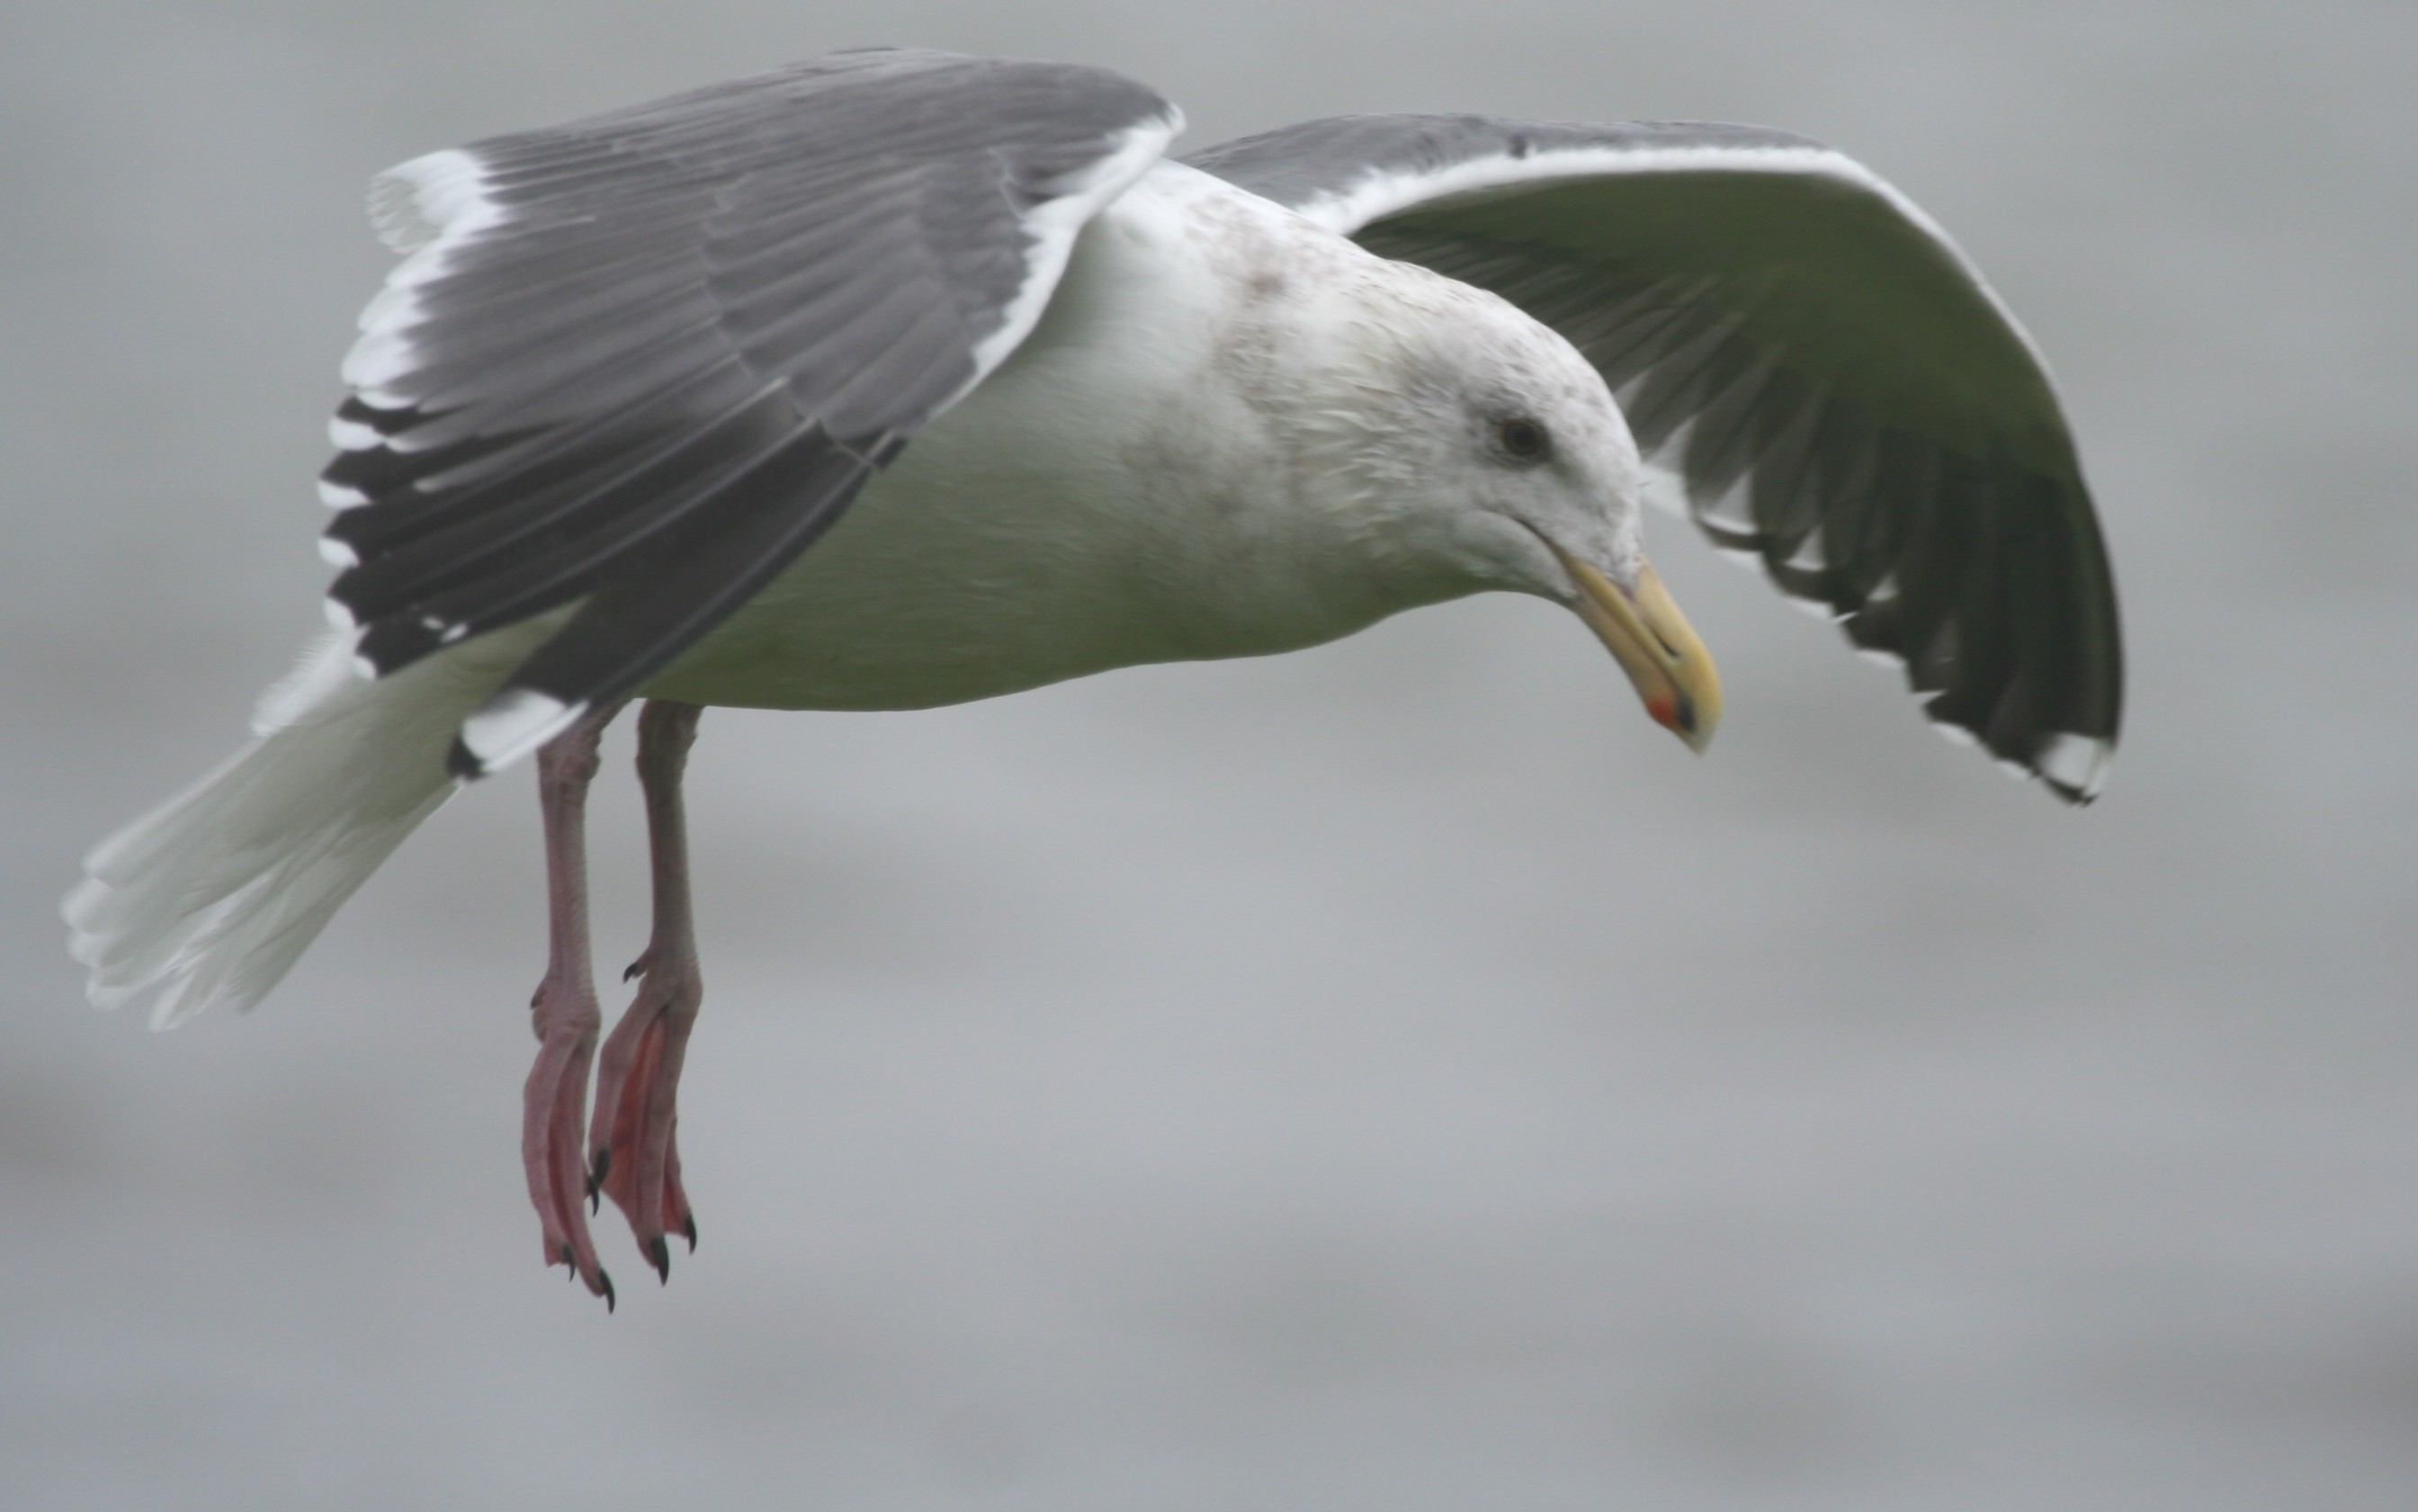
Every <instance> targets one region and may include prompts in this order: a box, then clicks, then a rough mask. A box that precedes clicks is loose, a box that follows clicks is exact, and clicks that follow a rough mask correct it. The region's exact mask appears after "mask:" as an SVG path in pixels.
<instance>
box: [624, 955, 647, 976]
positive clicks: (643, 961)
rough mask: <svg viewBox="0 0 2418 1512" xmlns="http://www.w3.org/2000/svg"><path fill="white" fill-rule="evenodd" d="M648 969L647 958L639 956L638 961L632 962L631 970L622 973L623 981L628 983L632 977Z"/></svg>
mask: <svg viewBox="0 0 2418 1512" xmlns="http://www.w3.org/2000/svg"><path fill="white" fill-rule="evenodd" d="M646 969H647V958H646V957H645V956H643V955H641V956H639V957H638V958H637V959H636V960H635V961H632V962H631V963H630V969H629V970H626V971H623V972H622V973H621V980H622V981H624V982H627V981H629V980H630V979H631V978H632V977H635V976H636V975H637V974H638V973H639V972H641V971H643V970H646Z"/></svg>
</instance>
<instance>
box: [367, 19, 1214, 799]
mask: <svg viewBox="0 0 2418 1512" xmlns="http://www.w3.org/2000/svg"><path fill="white" fill-rule="evenodd" d="M1180 124H1181V116H1180V115H1178V113H1177V112H1176V110H1175V108H1174V107H1173V106H1171V104H1169V103H1168V102H1167V101H1166V100H1165V99H1161V98H1160V97H1159V96H1158V95H1156V94H1155V93H1154V92H1152V91H1151V90H1149V89H1146V88H1144V87H1142V86H1141V85H1140V84H1135V83H1132V82H1131V81H1129V80H1126V79H1124V78H1121V77H1119V76H1118V75H1115V74H1112V73H1108V72H1105V71H1102V70H1100V69H1086V68H1075V67H1068V66H1064V65H1056V64H1035V63H1019V62H1011V61H1003V60H996V59H981V58H967V57H958V56H954V55H951V54H947V53H925V52H911V51H894V50H880V51H869V52H859V53H836V54H834V55H832V56H829V57H825V58H819V59H817V60H815V61H813V62H810V63H805V64H801V65H797V66H795V67H792V68H788V69H781V70H778V71H776V72H773V73H768V74H763V75H760V76H758V77H756V78H752V79H745V80H741V81H738V82H736V83H732V84H719V85H715V86H713V87H711V88H706V89H701V90H697V91H696V92H694V93H692V94H687V95H681V96H678V97H675V98H673V99H666V100H662V101H659V102H656V103H654V104H650V105H643V106H639V107H636V108H635V109H630V110H622V111H616V112H614V113H611V114H609V115H599V116H595V117H592V118H590V119H588V120H584V121H578V122H574V123H572V124H570V125H567V126H560V127H553V128H548V129H545V130H534V131H524V132H519V133H516V134H513V135H510V136H500V137H495V138H491V139H489V140H487V141H484V142H480V143H477V144H474V145H470V146H467V147H463V148H459V149H456V150H450V151H445V152H438V153H435V154H432V155H430V156H428V157H424V158H420V159H416V160H413V161H411V162H407V163H405V164H403V165H402V166H401V167H399V168H396V169H394V170H391V171H390V173H388V174H386V175H384V176H381V177H380V179H379V180H378V182H377V183H376V184H375V186H374V187H373V190H372V196H371V205H372V213H373V216H374V218H375V220H376V221H377V222H378V224H379V229H380V231H381V234H382V235H384V236H385V237H386V239H387V240H388V241H389V243H390V245H392V246H394V247H395V248H396V249H397V250H398V251H402V252H408V253H409V254H410V255H409V256H408V257H406V260H405V261H404V262H403V263H402V264H400V265H399V266H398V267H396V268H395V270H394V272H393V274H392V276H390V278H389V279H388V281H387V285H386V289H385V291H384V292H383V293H381V294H380V295H379V296H378V297H377V298H376V299H375V300H374V301H373V302H372V303H371V305H370V307H369V309H368V310H367V311H365V312H364V313H363V315H362V318H361V326H362V335H361V338H360V343H359V344H357V345H355V347H354V348H353V350H352V352H351V354H350V355H349V356H348V357H347V358H346V359H345V362H344V378H345V380H346V382H347V383H349V384H350V385H351V387H352V389H353V394H352V397H351V398H350V399H348V400H346V401H345V403H344V405H343V406H342V408H340V409H339V410H338V412H337V416H336V419H335V420H334V421H333V423H332V425H331V427H330V429H331V431H332V434H333V435H334V439H335V441H336V444H337V445H338V446H339V447H340V448H342V452H341V454H340V455H339V456H338V457H337V458H336V460H335V462H334V464H333V465H331V466H329V468H328V469H327V472H326V473H325V474H324V475H323V481H322V485H321V491H322V493H323V495H324V496H326V497H327V499H328V502H329V504H331V505H333V506H335V507H336V508H337V509H339V510H340V511H342V512H341V513H340V514H338V515H337V517H336V520H335V523H334V524H333V525H332V526H331V527H329V530H328V533H327V539H326V542H325V550H326V552H327V555H328V556H329V557H330V559H331V560H333V561H334V562H335V563H336V564H337V565H338V566H340V567H342V568H343V569H344V571H343V572H342V573H341V574H340V575H339V576H338V577H337V578H336V580H335V583H334V585H333V586H332V588H330V590H329V603H330V605H331V612H333V613H335V614H336V615H337V617H338V618H339V619H342V620H344V621H345V622H347V623H350V624H352V625H354V626H356V627H358V641H357V651H358V657H359V660H360V662H361V663H364V664H366V668H365V669H366V670H367V671H368V672H369V673H370V674H371V675H373V676H378V675H383V674H386V673H388V672H391V671H393V670H395V669H396V668H399V667H402V666H405V665H408V664H411V663H413V662H415V661H417V660H419V659H420V658H421V657H423V656H426V655H428V654H429V653H431V652H433V651H436V650H437V649H441V648H443V647H446V646H449V645H451V644H453V643H455V642H458V641H461V640H463V639H466V638H467V637H470V636H475V635H478V634H482V632H485V631H489V630H493V629H496V628H497V627H499V626H503V625H507V624H512V623H513V622H515V621H518V620H523V619H529V618H531V617H533V616H536V615H539V614H542V613H545V612H547V611H549V610H562V609H564V608H565V606H567V605H572V604H576V605H577V607H576V608H574V609H570V610H569V611H568V614H569V618H568V619H567V620H566V621H565V622H564V624H563V625H562V627H561V629H560V630H559V632H558V633H556V634H554V635H553V637H552V638H551V639H549V640H547V641H546V642H545V643H544V644H543V646H542V647H541V648H540V649H538V650H536V651H535V652H533V653H532V654H531V655H530V656H529V657H528V660H527V661H525V662H524V663H522V664H520V666H519V667H518V668H517V669H516V670H515V671H513V673H512V675H511V676H510V677H509V678H508V679H507V680H506V681H505V682H504V684H503V686H502V688H501V689H500V691H498V692H497V695H495V697H494V698H492V699H491V700H489V702H488V703H487V704H486V705H485V706H484V707H482V709H481V710H479V711H478V712H477V713H475V714H473V715H472V716H471V717H470V718H469V719H468V720H467V721H466V722H465V724H464V726H463V731H462V739H461V740H460V741H458V742H457V743H456V745H455V747H454V751H453V756H452V765H453V768H454V770H455V771H456V772H457V773H459V774H462V775H478V774H480V773H482V772H485V771H492V770H494V769H495V768H496V767H497V766H499V765H501V764H503V763H505V762H507V761H510V760H513V758H514V757H516V756H520V755H522V754H524V753H526V752H528V751H529V750H530V749H532V748H534V747H535V746H536V745H538V744H539V743H541V742H543V741H545V740H547V739H550V738H551V737H552V736H553V735H555V734H556V733H558V732H559V731H560V730H561V729H563V728H564V727H566V726H567V725H570V724H571V723H572V722H573V721H574V720H575V719H577V718H578V717H579V716H580V714H581V713H582V712H584V711H585V710H588V709H589V708H592V707H595V706H597V705H599V704H600V703H603V702H605V701H607V700H610V699H613V698H616V697H620V696H621V695H625V694H627V693H629V692H630V691H631V690H633V689H635V688H636V687H637V686H639V685H640V684H641V683H643V682H644V681H645V680H646V679H647V678H648V677H650V676H651V675H652V674H653V673H655V672H657V671H659V670H661V669H662V668H663V667H664V666H666V664H669V663H670V662H671V660H672V659H673V658H674V657H675V656H677V655H678V654H679V653H680V652H681V650H683V649H686V648H687V647H689V646H690V645H692V644H694V643H695V642H696V640H697V639H698V638H699V637H700V636H702V635H704V634H706V633H707V632H708V631H710V630H711V629H712V627H713V626H714V625H715V624H716V623H718V622H719V621H720V620H721V619H724V618H725V617H726V616H727V615H729V614H730V613H731V612H733V611H734V610H736V609H737V608H738V607H739V606H740V605H742V603H745V602H746V601H747V600H748V599H749V598H750V597H751V596H753V595H754V593H755V592H756V591H757V590H758V588H762V587H763V586H764V584H765V583H767V582H768V581H770V580H771V579H772V578H773V576H774V575H775V574H776V573H779V572H780V571H781V569H782V568H783V567H785V566H787V565H788V563H789V562H790V561H791V560H792V559H793V558H795V557H796V556H797V555H798V553H799V552H801V551H803V549H804V548H805V547H806V545H807V544H808V543H809V542H812V541H813V540H814V538H815V537H816V536H817V535H818V534H819V533H820V532H821V531H822V530H823V529H824V528H825V527H828V526H829V525H830V524H831V523H832V522H833V521H834V520H835V519H836V518H837V517H838V516H839V514H840V512H842V511H843V510H844V509H846V507H847V506H848V503H849V500H850V499H851V498H853V497H854V496H855V494H856V491H857V490H858V488H859V487H861V486H862V485H863V483H864V482H865V479H866V478H867V477H868V476H869V475H870V474H871V473H872V471H873V470H874V469H876V468H878V467H880V466H883V465H884V464H885V463H887V462H888V461H889V460H890V459H891V458H892V457H893V456H895V454H896V453H897V451H898V450H899V449H900V448H901V447H902V446H903V445H904V444H905V443H906V441H907V439H908V437H909V436H911V435H913V434H914V432H915V431H916V429H917V428H918V427H919V426H921V425H923V424H924V423H925V422H926V421H927V420H931V419H932V418H933V417H934V416H936V415H938V414H940V413H941V411H942V410H944V409H946V408H947V407H948V406H949V405H952V404H954V403H956V401H957V400H958V399H959V398H960V397H962V396H963V395H964V394H966V393H967V392H968V391H970V390H971V389H972V388H973V387H974V386H975V385H976V384H978V383H980V382H981V381H982V380H983V378H984V377H985V375H987V374H988V373H990V372H991V371H992V370H993V369H994V368H996V367H997V366H998V365H999V364H1000V363H1001V362H1002V361H1003V360H1004V359H1006V357H1007V356H1008V354H1009V353H1010V352H1011V351H1013V350H1014V349H1015V347H1016V346H1017V344H1018V343H1019V342H1021V341H1022V340H1023V339H1024V338H1025V336H1026V335H1027V334H1029V333H1030V332H1031V331H1032V329H1033V326H1034V324H1035V323H1036V322H1037V321H1038V320H1039V319H1040V317H1041V313H1042V310H1043V307H1044V306H1045V305H1046V304H1047V303H1048V298H1049V295H1050V292H1051V290H1052V289H1053V288H1054V287H1055V286H1056V283H1057V282H1058V278H1059V275H1060V274H1061V273H1062V272H1063V271H1064V267H1065V264H1066V259H1067V256H1068V254H1069V252H1070V251H1071V249H1072V247H1073V245H1074V241H1075V237H1076V235H1077V233H1078V232H1079V231H1080V230H1081V228H1082V226H1083V224H1084V222H1085V221H1088V220H1090V219H1091V217H1092V216H1093V215H1094V213H1096V212H1097V211H1098V210H1099V209H1100V208H1101V207H1102V206H1105V205H1107V204H1108V203H1109V202H1110V201H1111V200H1113V199H1114V198H1115V197H1116V196H1117V195H1118V194H1120V193H1122V192H1123V191H1125V188H1126V187H1127V186H1128V185H1130V184H1131V183H1132V182H1133V181H1134V180H1135V179H1136V178H1138V177H1139V176H1140V175H1141V174H1142V173H1143V172H1145V171H1146V170H1147V169H1148V168H1149V167H1150V166H1151V164H1152V163H1153V162H1155V160H1157V158H1158V156H1159V153H1160V151H1161V149H1162V148H1163V147H1164V146H1165V145H1166V143H1167V141H1168V139H1169V138H1170V137H1171V136H1172V135H1173V134H1174V132H1175V131H1176V130H1178V129H1179V127H1180Z"/></svg>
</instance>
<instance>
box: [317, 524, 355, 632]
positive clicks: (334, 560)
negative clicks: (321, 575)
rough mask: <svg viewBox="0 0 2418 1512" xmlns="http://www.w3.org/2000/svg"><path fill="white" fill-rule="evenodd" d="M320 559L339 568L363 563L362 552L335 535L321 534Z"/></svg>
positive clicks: (348, 617)
mask: <svg viewBox="0 0 2418 1512" xmlns="http://www.w3.org/2000/svg"><path fill="white" fill-rule="evenodd" d="M319 559H320V560H321V561H324V562H326V563H327V564H328V565H329V566H330V567H334V568H339V569H341V568H347V567H359V566H360V564H361V557H360V553H359V552H357V551H355V550H354V549H353V548H352V547H350V546H348V545H346V544H344V542H341V541H339V540H337V539H336V538H335V537H333V536H321V537H320V538H319ZM344 618H346V619H351V618H352V617H351V616H350V615H346V616H345V617H344Z"/></svg>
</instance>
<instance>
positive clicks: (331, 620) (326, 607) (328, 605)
mask: <svg viewBox="0 0 2418 1512" xmlns="http://www.w3.org/2000/svg"><path fill="white" fill-rule="evenodd" d="M319 611H320V612H321V613H322V614H325V615H326V616H327V617H328V626H329V629H331V630H344V631H349V630H351V629H353V628H354V626H355V625H357V624H358V623H360V621H358V620H356V619H354V618H353V611H351V610H350V609H347V608H345V607H344V605H343V604H342V603H337V602H336V601H335V600H334V599H321V600H320V601H319Z"/></svg>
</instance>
